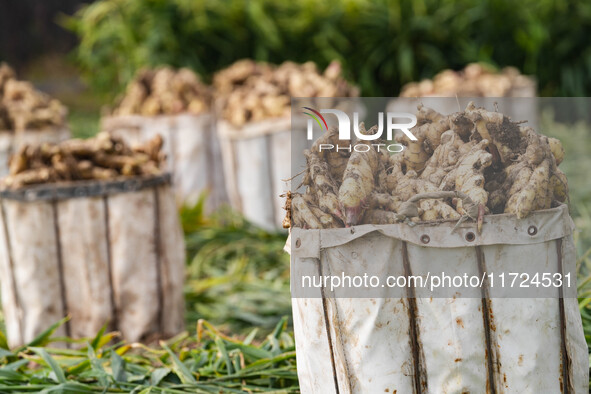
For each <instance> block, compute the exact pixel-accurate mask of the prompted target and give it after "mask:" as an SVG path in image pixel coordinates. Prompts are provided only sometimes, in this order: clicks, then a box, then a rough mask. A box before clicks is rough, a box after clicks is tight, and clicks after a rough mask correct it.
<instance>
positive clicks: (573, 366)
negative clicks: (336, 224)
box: [287, 206, 589, 394]
mask: <svg viewBox="0 0 591 394" xmlns="http://www.w3.org/2000/svg"><path fill="white" fill-rule="evenodd" d="M453 225H454V224H453V223H447V222H446V223H441V224H439V225H436V226H434V225H433V224H419V225H417V226H416V227H414V228H411V227H409V226H408V225H406V224H397V225H387V226H373V225H364V226H358V227H355V228H353V231H351V229H348V228H347V229H333V230H302V229H297V228H294V229H292V232H291V235H290V238H291V239H292V240H294V246H291V244H290V243H289V242H290V241H288V245H287V249H289V250H288V251H291V255H292V261H291V264H292V295H294V296H297V295H298V294H295V292H294V284H293V281H294V278H297V277H299V276H300V275H303V274H305V273H310V272H311V273H314V272H316V273H318V272H319V270H321V271H320V272H323V273H324V272H330V269H331V267H336V266H339V265H342V264H349V263H350V264H351V265H355V266H359V267H362V266H364V265H368V264H371V265H372V266H374V268H375V269H374V272H375V271H376V270H377V271H381V272H383V273H384V275H386V274H387V275H394V274H396V275H400V274H403V273H404V272H405V270H407V269H409V270H411V272H412V273H413V274H417V272H416V271H418V270H419V267H422V266H424V264H418V262H420V261H430V259H433V258H435V256H438V258H439V259H444V260H445V261H449V263H450V264H457V263H458V262H464V263H465V269H466V270H467V272H468V273H470V271H473V272H478V270H479V269H482V268H484V269H485V270H486V269H487V267H488V269H490V267H492V266H495V267H497V268H502V267H503V266H504V265H508V266H510V267H512V268H513V269H515V270H517V271H519V270H520V267H521V268H523V267H525V266H526V265H527V264H529V265H532V264H534V263H535V264H539V265H540V266H541V267H544V266H545V265H546V266H548V267H550V266H553V267H554V268H555V269H556V268H557V269H558V271H559V272H560V271H562V272H566V271H567V270H570V269H574V265H575V249H574V245H573V240H572V231H573V224H572V221H571V219H570V217H569V215H568V210H567V207H566V206H561V207H558V208H554V209H550V210H546V211H539V212H535V213H533V214H532V215H530V216H529V217H528V218H526V219H522V220H519V219H516V218H515V217H514V216H513V215H494V216H486V217H485V223H484V227H483V232H482V234H481V235H478V236H476V237H475V238H471V237H466V234H467V233H468V232H473V231H474V224H471V223H465V224H463V225H462V226H461V227H460V228H459V229H458V231H456V232H454V233H453V234H450V230H451V228H452V227H453ZM532 226H535V229H536V231H535V233H534V231H531V229H532V228H534V227H532ZM424 235H428V237H429V238H428V239H429V242H428V245H426V244H425V242H424V241H422V240H425V239H427V238H424V237H423V236H424ZM469 239H471V241H470V240H469ZM352 256H354V257H352ZM405 266H406V267H407V268H405ZM376 267H377V268H376ZM479 267H480V268H479ZM413 268H415V269H414V270H413ZM359 269H360V270H361V268H359ZM352 270H353V271H355V268H352ZM418 274H421V272H418ZM488 290H489V289H487V288H486V286H484V288H483V289H482V297H481V298H462V297H461V294H458V297H454V298H412V294H410V293H409V294H408V295H409V297H405V298H338V297H335V294H334V293H331V292H330V291H329V290H328V289H327V288H325V289H320V288H319V289H316V290H315V291H316V294H314V295H312V294H310V293H307V296H306V298H293V318H294V329H295V339H296V348H297V366H298V376H299V380H300V387H301V391H302V393H323V394H324V393H385V392H389V393H494V392H496V393H520V394H521V393H532V394H533V393H587V392H588V387H589V355H588V352H587V345H586V343H585V338H584V335H583V329H582V322H581V317H580V314H579V309H578V304H577V299H576V298H573V297H572V296H571V297H570V298H568V297H565V298H559V297H558V294H559V293H558V292H559V291H561V290H559V289H556V291H557V297H555V298H490V297H488V296H487V295H488ZM564 294H566V293H564Z"/></svg>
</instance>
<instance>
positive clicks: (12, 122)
mask: <svg viewBox="0 0 591 394" xmlns="http://www.w3.org/2000/svg"><path fill="white" fill-rule="evenodd" d="M66 114H67V110H66V108H65V107H64V106H63V105H62V104H61V103H60V102H59V101H57V100H55V99H53V98H51V97H50V96H48V95H47V94H45V93H42V92H40V91H38V90H35V88H34V86H33V85H32V84H31V83H30V82H25V81H19V80H17V79H16V75H15V73H14V71H13V70H12V69H11V68H10V67H9V66H8V65H7V64H6V63H2V64H0V130H9V131H23V130H42V129H46V128H55V127H64V126H65V125H66Z"/></svg>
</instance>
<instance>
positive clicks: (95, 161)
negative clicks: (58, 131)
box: [1, 132, 164, 189]
mask: <svg viewBox="0 0 591 394" xmlns="http://www.w3.org/2000/svg"><path fill="white" fill-rule="evenodd" d="M161 148H162V138H161V137H160V136H159V135H157V136H155V137H154V138H153V139H152V140H150V141H147V142H146V143H145V144H144V145H141V146H139V147H135V148H130V147H128V146H127V145H126V144H125V143H124V142H123V141H122V140H120V139H118V138H115V137H112V136H111V135H110V134H108V133H105V132H102V133H99V134H97V136H96V137H94V138H90V139H87V140H80V139H72V140H67V141H63V142H61V143H59V144H43V145H41V146H31V145H25V146H23V147H22V148H21V149H20V150H19V151H18V152H17V153H16V154H14V155H13V156H12V157H11V159H10V166H9V170H10V175H9V176H7V177H6V178H4V179H3V180H2V185H1V186H2V187H3V188H11V189H18V188H20V187H23V186H27V185H32V184H39V183H49V182H61V181H77V180H93V179H94V180H109V179H115V178H118V177H125V176H153V175H160V174H161V173H162V171H161V169H160V167H161V165H162V161H163V160H164V156H163V154H162V153H161V152H160V149H161Z"/></svg>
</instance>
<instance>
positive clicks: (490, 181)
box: [285, 102, 568, 231]
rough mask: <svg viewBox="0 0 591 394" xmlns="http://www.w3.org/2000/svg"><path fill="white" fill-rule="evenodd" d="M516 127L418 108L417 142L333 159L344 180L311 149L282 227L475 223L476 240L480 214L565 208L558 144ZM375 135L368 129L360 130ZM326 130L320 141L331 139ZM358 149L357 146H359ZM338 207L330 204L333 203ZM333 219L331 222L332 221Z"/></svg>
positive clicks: (472, 110) (490, 117)
mask: <svg viewBox="0 0 591 394" xmlns="http://www.w3.org/2000/svg"><path fill="white" fill-rule="evenodd" d="M522 123H523V122H513V121H512V120H511V119H510V118H508V117H507V116H505V115H503V114H501V113H499V112H490V111H487V110H486V109H484V108H478V107H476V106H475V105H474V104H473V103H472V102H471V103H470V104H468V106H467V107H466V109H465V110H464V111H462V112H458V113H454V114H451V115H442V114H440V113H438V112H436V111H434V110H432V109H429V108H425V107H423V106H422V105H421V106H419V108H418V112H417V125H416V126H415V127H414V128H413V129H411V130H410V131H411V132H412V133H413V135H415V136H416V137H417V141H411V140H410V139H408V138H404V137H400V138H398V137H397V142H398V143H400V144H402V145H405V149H404V151H403V152H402V153H398V154H393V155H390V154H388V153H387V152H386V151H385V150H384V149H382V150H381V151H380V149H379V146H384V145H385V144H380V142H381V141H380V140H374V141H372V144H365V141H362V140H360V141H358V142H357V143H356V145H358V144H365V145H366V146H365V147H363V149H352V151H353V152H352V153H350V152H348V151H347V150H341V151H340V152H339V154H340V156H339V159H340V160H343V161H346V166H345V169H344V171H338V172H334V171H331V167H330V165H329V160H331V159H332V156H331V155H334V154H335V152H331V153H329V151H326V150H324V151H320V150H318V149H317V147H318V144H314V145H313V146H312V149H311V150H309V151H306V152H305V153H304V154H305V155H306V158H307V163H308V166H307V169H306V170H305V171H304V173H303V181H302V185H304V186H305V191H304V192H303V193H291V194H290V195H289V197H290V200H291V201H290V202H288V204H286V206H288V207H289V208H290V209H289V210H288V215H291V216H290V217H288V218H287V219H286V221H285V223H286V224H290V225H293V226H295V227H301V228H334V227H345V226H346V227H349V226H354V225H357V224H387V223H395V222H400V221H409V220H415V221H417V220H421V221H431V220H438V219H458V220H460V219H461V218H463V219H465V218H472V219H474V220H477V221H478V224H479V227H478V228H479V231H480V228H481V226H482V217H483V216H484V214H486V213H488V214H498V213H511V214H515V215H516V216H517V217H518V218H524V217H526V216H528V215H529V214H530V213H531V212H533V211H536V210H541V209H548V208H552V207H556V206H557V205H559V204H561V203H564V202H566V201H567V200H568V183H567V179H566V176H565V175H564V173H563V172H562V171H561V170H560V169H559V168H558V165H559V164H560V162H561V161H562V159H563V158H564V149H563V148H562V144H561V143H560V141H559V140H557V139H554V138H548V137H546V136H544V135H540V134H537V133H536V132H535V131H534V130H533V129H532V128H531V127H528V126H525V125H522ZM359 128H360V130H362V132H364V133H366V134H375V133H376V131H377V128H376V127H375V126H374V127H373V128H370V129H369V130H367V131H365V128H364V126H363V124H361V125H360V126H359ZM334 135H335V130H334V129H331V130H329V131H327V133H326V134H325V135H323V136H321V137H320V139H319V140H322V141H325V140H329V139H331V138H333V137H334ZM360 148H361V147H360ZM335 199H336V202H335ZM329 216H330V218H329Z"/></svg>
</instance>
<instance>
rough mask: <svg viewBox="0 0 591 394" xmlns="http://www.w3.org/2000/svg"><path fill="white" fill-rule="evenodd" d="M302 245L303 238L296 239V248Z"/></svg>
mask: <svg viewBox="0 0 591 394" xmlns="http://www.w3.org/2000/svg"><path fill="white" fill-rule="evenodd" d="M301 245H302V240H301V239H299V238H298V239H296V248H299V247H300V246H301Z"/></svg>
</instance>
